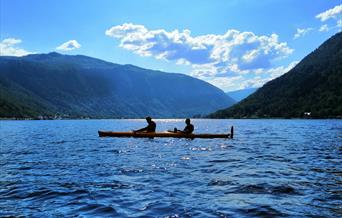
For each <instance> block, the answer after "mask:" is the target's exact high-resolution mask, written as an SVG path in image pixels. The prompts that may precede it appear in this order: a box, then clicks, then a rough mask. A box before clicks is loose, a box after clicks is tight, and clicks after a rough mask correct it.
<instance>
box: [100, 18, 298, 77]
mask: <svg viewBox="0 0 342 218" xmlns="http://www.w3.org/2000/svg"><path fill="white" fill-rule="evenodd" d="M105 34H106V35H107V36H110V37H113V38H116V39H119V40H120V47H122V48H124V49H127V50H129V51H132V52H134V53H136V54H138V55H141V56H152V57H154V58H157V59H164V60H168V61H175V62H176V63H177V64H187V65H191V66H192V68H193V69H194V72H193V74H194V75H201V76H204V75H217V76H220V75H221V76H223V75H226V74H227V73H229V72H231V71H233V72H235V73H243V72H244V71H246V70H252V69H258V68H270V67H271V63H272V62H273V61H275V60H278V59H280V58H283V57H286V56H288V55H289V54H291V53H292V52H293V49H291V48H289V47H288V46H287V43H286V42H279V37H278V35H277V34H271V35H270V36H266V35H261V36H258V35H255V34H254V33H252V32H240V31H238V30H228V31H227V32H226V33H225V34H222V35H217V34H207V35H200V36H192V35H191V32H190V30H187V29H186V30H183V31H179V30H174V31H171V32H170V31H166V30H164V29H156V30H149V29H147V28H146V27H144V26H143V25H135V24H132V23H125V24H122V25H117V26H113V27H111V28H110V29H108V30H106V32H105Z"/></svg>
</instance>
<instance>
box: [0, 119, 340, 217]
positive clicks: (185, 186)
mask: <svg viewBox="0 0 342 218" xmlns="http://www.w3.org/2000/svg"><path fill="white" fill-rule="evenodd" d="M183 122H184V121H183V120H174V119H173V120H157V125H158V126H157V129H158V130H159V131H162V130H166V129H173V127H178V128H182V127H183V126H184V123H183ZM193 123H194V124H195V131H196V132H211V133H223V132H228V131H229V127H230V126H231V125H234V126H235V130H236V134H235V139H233V140H227V139H195V140H187V139H174V138H160V139H157V138H156V139H134V138H99V137H98V136H97V130H98V129H103V130H117V131H125V130H131V129H137V128H138V127H141V126H144V125H145V121H144V120H86V121H1V123H0V125H1V126H0V128H1V129H0V130H1V133H0V134H1V135H0V140H1V141H0V143H1V147H0V166H1V171H0V216H20V215H24V216H37V217H49V216H78V215H80V216H84V217H87V216H89V217H93V216H100V217H101V216H123V217H124V216H151V217H187V216H195V217H220V216H221V217H225V216H227V217H253V216H256V217H274V216H317V215H320V216H328V217H338V216H341V215H342V208H341V203H342V197H341V196H342V186H341V184H342V179H341V178H342V177H341V176H342V170H341V169H342V164H341V154H342V122H341V121H340V120H194V121H193Z"/></svg>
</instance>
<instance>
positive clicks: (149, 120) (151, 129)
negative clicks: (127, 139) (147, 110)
mask: <svg viewBox="0 0 342 218" xmlns="http://www.w3.org/2000/svg"><path fill="white" fill-rule="evenodd" d="M146 121H147V123H148V125H147V126H146V127H144V128H142V129H138V130H133V132H134V133H137V132H155V131H156V123H155V122H154V121H152V118H151V117H146Z"/></svg>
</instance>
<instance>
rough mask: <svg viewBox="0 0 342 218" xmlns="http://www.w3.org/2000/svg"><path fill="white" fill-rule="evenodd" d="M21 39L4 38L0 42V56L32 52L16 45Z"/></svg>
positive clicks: (21, 54)
mask: <svg viewBox="0 0 342 218" xmlns="http://www.w3.org/2000/svg"><path fill="white" fill-rule="evenodd" d="M21 42H22V41H21V39H15V38H6V39H4V40H2V41H1V42H0V56H24V55H28V54H31V53H32V52H29V51H26V50H25V49H22V48H19V47H17V45H18V44H20V43H21Z"/></svg>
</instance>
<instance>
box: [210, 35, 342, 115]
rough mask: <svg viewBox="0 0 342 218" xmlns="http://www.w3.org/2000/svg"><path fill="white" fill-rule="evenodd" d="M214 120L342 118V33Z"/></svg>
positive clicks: (219, 113)
mask: <svg viewBox="0 0 342 218" xmlns="http://www.w3.org/2000/svg"><path fill="white" fill-rule="evenodd" d="M208 117H211V118H271V117H280V118H292V117H294V118H303V117H311V118H336V117H342V32H340V33H337V34H335V35H334V36H332V37H331V38H329V39H328V40H326V41H325V42H324V43H323V44H322V45H321V46H319V47H318V48H317V49H315V50H314V51H313V52H311V53H310V54H308V55H307V56H306V57H305V58H304V59H303V60H302V61H301V62H300V63H298V64H297V65H296V66H295V67H294V68H293V69H291V70H290V71H289V72H287V73H285V74H284V75H282V76H280V77H278V78H276V79H274V80H272V81H270V82H268V83H266V84H265V85H264V86H263V87H261V88H259V89H258V90H257V91H256V92H255V93H253V94H252V95H250V96H249V97H247V98H246V99H244V100H242V101H241V102H240V103H238V104H235V105H234V106H232V107H230V108H226V109H224V110H219V111H217V112H215V113H212V114H210V115H209V116H208Z"/></svg>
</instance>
